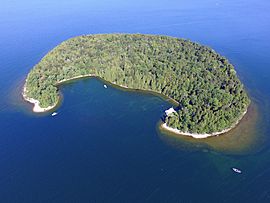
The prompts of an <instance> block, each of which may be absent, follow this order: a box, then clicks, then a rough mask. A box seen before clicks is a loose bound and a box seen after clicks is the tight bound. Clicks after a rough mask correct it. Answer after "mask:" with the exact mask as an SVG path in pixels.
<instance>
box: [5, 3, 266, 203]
mask: <svg viewBox="0 0 270 203" xmlns="http://www.w3.org/2000/svg"><path fill="white" fill-rule="evenodd" d="M269 11H270V1H268V0H260V1H258V0H249V1H246V0H227V1H221V0H206V1H203V2H202V1H199V0H191V1H183V0H172V1H165V0H155V1H154V0H150V1H142V0H137V1H131V0H130V1H126V0H117V1H109V0H100V1H98V3H97V2H96V1H87V0H76V1H75V0H70V1H57V2H55V1H52V0H48V1H46V2H44V1H39V0H37V1H34V0H24V1H16V0H14V1H5V2H2V3H1V7H0V30H1V32H0V98H1V99H0V130H1V131H0V198H1V202H27V203H29V202H270V116H269V115H270V105H269V104H270V91H269V89H270V68H269V67H270V60H269V55H270V12H269ZM120 32H121V33H122V32H124V33H148V34H163V35H170V36H174V37H182V38H186V39H190V40H192V41H196V42H199V43H201V44H204V45H208V46H211V47H212V48H213V49H215V50H216V51H218V52H219V53H221V54H222V55H224V56H226V57H227V58H228V59H229V60H230V61H231V63H233V64H234V65H235V68H236V70H237V73H238V75H239V77H240V79H241V80H242V82H243V83H244V84H245V87H246V88H247V90H248V92H249V95H250V97H251V98H252V100H253V104H252V108H251V109H250V113H249V116H248V117H246V119H245V121H244V122H243V124H242V125H241V126H239V127H238V129H235V131H233V132H231V134H228V135H224V136H220V137H215V138H210V139H206V140H199V141H198V140H194V139H191V138H185V137H181V136H175V135H170V134H164V133H162V132H161V131H159V129H158V121H159V118H160V116H162V113H163V111H164V110H165V109H167V108H169V107H170V106H171V104H170V103H169V102H168V101H166V100H164V99H163V98H161V97H158V96H157V95H153V94H149V93H140V92H132V91H124V90H122V89H117V88H115V87H112V86H110V85H108V88H107V89H105V88H104V87H103V84H104V82H103V81H100V80H98V79H84V80H79V81H74V82H71V83H69V84H65V85H62V86H61V88H60V89H61V93H62V95H63V100H62V103H61V104H60V106H59V108H58V109H57V112H58V115H57V116H55V117H52V116H50V114H48V113H47V114H34V113H32V111H31V108H32V106H31V105H30V104H28V103H26V102H24V101H23V100H22V98H21V95H20V93H21V89H22V86H23V83H24V79H25V77H26V75H27V73H28V72H29V71H30V69H31V68H32V67H33V66H34V65H35V64H36V63H38V61H39V60H40V59H41V58H42V57H43V56H44V55H45V54H46V53H47V52H48V51H49V50H51V49H52V48H53V47H55V46H56V45H58V44H59V43H60V42H62V41H63V40H66V39H68V38H70V37H74V36H77V35H82V34H95V33H120ZM232 167H237V168H240V169H242V172H243V173H242V174H236V173H234V172H233V171H232V170H231V168H232Z"/></svg>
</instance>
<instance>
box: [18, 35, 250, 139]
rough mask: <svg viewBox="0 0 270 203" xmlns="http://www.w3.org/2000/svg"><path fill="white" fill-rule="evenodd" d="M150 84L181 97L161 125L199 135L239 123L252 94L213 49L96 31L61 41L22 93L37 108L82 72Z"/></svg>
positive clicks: (48, 105) (49, 104) (136, 85)
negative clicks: (92, 33)
mask: <svg viewBox="0 0 270 203" xmlns="http://www.w3.org/2000/svg"><path fill="white" fill-rule="evenodd" d="M90 76H92V77H99V78H102V79H104V80H106V81H108V82H110V83H113V84H115V85H118V86H121V87H126V88H131V89H138V90H149V91H153V92H157V93H160V94H162V95H164V96H167V97H169V98H171V99H173V100H174V101H176V102H177V107H175V108H172V109H170V110H168V111H166V114H165V115H164V120H163V124H162V125H161V126H162V128H164V129H166V130H169V131H171V132H174V133H177V134H182V135H188V136H192V137H195V138H205V137H209V136H215V135H219V134H222V133H225V132H227V131H229V130H230V129H232V128H234V127H235V126H236V125H237V124H238V122H239V121H240V120H241V118H242V117H243V116H244V115H245V113H246V112H247V108H248V106H249V104H250V99H249V98H248V95H247V93H246V91H245V89H244V87H243V84H242V83H241V81H240V80H239V79H238V77H237V74H236V71H235V69H234V67H233V65H232V64H230V63H229V61H228V60H227V59H226V58H224V57H223V56H221V55H219V54H218V53H216V52H215V51H214V50H213V49H211V48H209V47H206V46H202V45H200V44H198V43H194V42H191V41H189V40H184V39H178V38H173V37H169V36H160V35H143V34H97V35H84V36H79V37H75V38H71V39H69V40H67V41H64V42H62V43H61V44H60V45H58V46H57V47H55V48H54V49H53V50H51V51H50V52H49V53H48V54H47V55H46V56H44V57H43V58H42V60H41V61H40V62H39V63H38V64H36V65H35V67H34V68H33V69H32V70H31V71H30V73H29V74H28V76H27V79H26V82H25V85H24V89H23V97H24V99H25V100H27V101H29V102H31V103H33V104H34V108H33V111H35V112H44V111H48V110H51V109H52V108H54V107H55V106H56V105H57V103H58V101H59V99H60V97H59V93H58V86H59V85H60V84H61V83H63V82H65V81H68V80H72V79H75V78H81V77H90Z"/></svg>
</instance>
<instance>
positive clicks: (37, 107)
mask: <svg viewBox="0 0 270 203" xmlns="http://www.w3.org/2000/svg"><path fill="white" fill-rule="evenodd" d="M86 77H98V76H96V75H95V74H86V75H78V76H74V77H72V78H69V79H63V80H60V81H59V82H57V83H56V85H61V84H63V83H65V82H67V81H71V80H75V79H79V78H86ZM101 79H102V78H101ZM102 80H103V79H102ZM104 81H105V80H104ZM106 82H107V81H106ZM109 83H111V82H109ZM111 84H113V85H116V86H119V87H121V88H124V89H131V90H141V91H149V92H154V93H157V94H160V95H162V94H161V93H159V92H156V91H152V90H146V89H134V88H129V87H128V86H125V85H118V84H116V83H115V82H112V83H111ZM22 96H23V98H24V100H26V101H27V102H29V103H31V104H34V107H33V112H35V113H44V112H47V111H50V110H52V109H53V108H55V107H56V106H57V104H58V101H59V98H58V101H57V102H56V103H55V104H54V105H52V106H48V107H46V108H42V107H40V105H39V104H40V102H39V101H38V100H36V99H33V98H30V97H28V96H27V95H26V87H25V85H24V87H23V92H22ZM169 99H170V100H171V101H173V102H176V103H178V102H177V101H176V100H174V99H172V98H169ZM246 113H247V110H246V111H245V112H244V113H243V114H242V116H241V117H240V118H239V119H238V120H237V121H236V122H235V124H233V125H232V126H231V127H230V128H226V129H224V130H222V131H220V132H214V133H209V134H208V133H204V134H198V133H189V132H182V131H180V130H178V129H175V128H171V127H169V126H167V124H166V123H163V124H161V126H160V127H161V128H163V129H164V130H167V131H169V132H172V133H175V134H177V135H184V136H190V137H193V138H196V139H203V138H208V137H213V136H218V135H221V134H224V133H226V132H228V131H230V130H232V129H233V128H235V127H236V126H237V124H238V123H239V122H240V121H241V120H242V118H243V117H244V116H245V114H246Z"/></svg>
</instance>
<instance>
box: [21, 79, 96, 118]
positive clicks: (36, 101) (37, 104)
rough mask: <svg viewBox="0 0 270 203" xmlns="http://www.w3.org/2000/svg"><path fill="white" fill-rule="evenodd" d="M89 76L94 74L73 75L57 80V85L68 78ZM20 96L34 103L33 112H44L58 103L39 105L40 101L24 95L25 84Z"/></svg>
mask: <svg viewBox="0 0 270 203" xmlns="http://www.w3.org/2000/svg"><path fill="white" fill-rule="evenodd" d="M91 76H95V75H93V74H87V75H79V76H75V77H73V78H69V79H64V80H60V81H59V82H57V85H59V84H61V83H64V82H66V81H69V80H74V79H78V78H84V77H91ZM25 84H26V81H25ZM22 96H23V98H24V100H26V101H28V102H29V103H31V104H34V107H33V112H35V113H44V112H46V111H50V110H52V109H53V108H55V107H56V105H57V103H58V102H56V103H55V104H54V105H52V106H48V107H46V108H43V107H41V106H40V102H39V101H38V100H36V99H34V98H30V97H28V96H27V95H26V87H25V85H24V87H23V92H22Z"/></svg>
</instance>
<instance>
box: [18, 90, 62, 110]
mask: <svg viewBox="0 0 270 203" xmlns="http://www.w3.org/2000/svg"><path fill="white" fill-rule="evenodd" d="M25 92H26V87H25V86H24V87H23V92H22V96H23V99H24V100H25V101H27V102H29V103H31V104H34V107H33V109H32V110H33V112H35V113H44V112H46V111H49V110H52V109H53V108H55V107H56V105H57V103H56V104H54V105H52V106H48V107H46V108H42V107H41V106H40V105H39V101H38V100H36V99H33V98H30V97H28V96H26V94H25Z"/></svg>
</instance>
